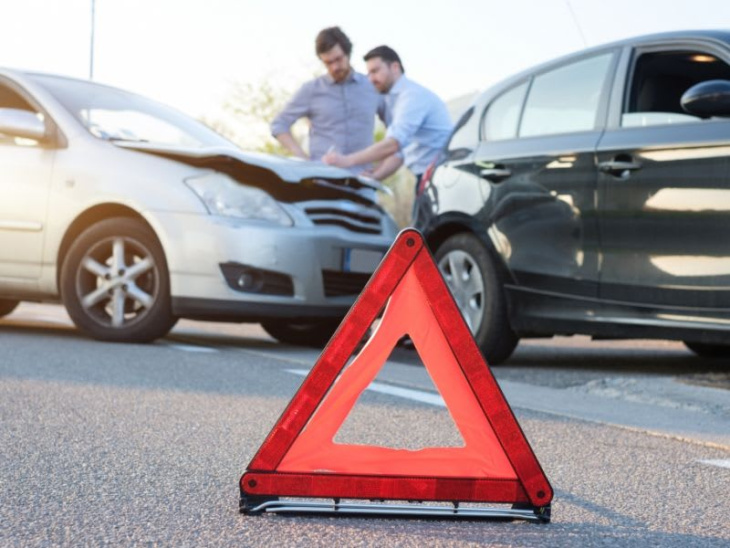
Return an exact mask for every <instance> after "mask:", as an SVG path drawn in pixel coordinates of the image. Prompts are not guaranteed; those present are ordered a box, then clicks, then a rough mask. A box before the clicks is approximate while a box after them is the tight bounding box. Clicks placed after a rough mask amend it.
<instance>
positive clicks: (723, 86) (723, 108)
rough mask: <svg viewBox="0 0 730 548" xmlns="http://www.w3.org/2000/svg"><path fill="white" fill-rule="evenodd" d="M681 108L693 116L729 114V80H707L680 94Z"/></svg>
mask: <svg viewBox="0 0 730 548" xmlns="http://www.w3.org/2000/svg"><path fill="white" fill-rule="evenodd" d="M680 103H681V105H682V108H683V109H684V110H685V111H686V112H687V113H689V114H692V115H693V116H699V117H700V118H710V117H712V116H730V80H707V81H706V82H700V83H699V84H695V85H694V86H692V87H691V88H689V89H688V90H687V91H685V92H684V94H683V95H682V99H681V100H680Z"/></svg>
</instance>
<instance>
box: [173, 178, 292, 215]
mask: <svg viewBox="0 0 730 548" xmlns="http://www.w3.org/2000/svg"><path fill="white" fill-rule="evenodd" d="M185 184H186V185H188V186H189V187H190V188H191V189H192V190H193V192H195V194H197V195H198V197H199V198H200V200H201V201H202V202H203V204H204V205H205V207H206V208H207V209H208V211H209V212H210V214H211V215H221V216H223V217H235V218H238V219H249V220H255V221H265V222H269V223H275V224H277V225H279V226H292V225H293V224H294V222H293V221H292V219H291V217H289V215H287V213H286V211H284V208H282V207H281V205H279V203H278V202H277V201H276V200H274V198H272V197H271V196H270V195H269V194H267V193H266V192H264V191H263V190H261V189H259V188H255V187H252V186H246V185H242V184H240V183H237V182H236V181H234V180H233V179H231V178H230V177H228V176H227V175H224V174H223V173H218V172H210V173H206V174H204V175H199V176H195V177H188V178H187V179H185Z"/></svg>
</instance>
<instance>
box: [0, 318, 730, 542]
mask: <svg viewBox="0 0 730 548" xmlns="http://www.w3.org/2000/svg"><path fill="white" fill-rule="evenodd" d="M312 356H315V357H316V354H313V353H311V352H310V351H308V350H305V349H300V348H295V347H287V346H284V345H278V344H276V343H274V342H273V341H272V340H271V339H270V338H268V337H267V336H266V335H264V334H263V332H262V331H261V330H260V329H258V328H257V327H251V326H237V325H232V324H221V325H216V324H199V323H195V322H181V324H180V325H179V326H178V328H176V330H175V331H174V332H173V334H171V335H170V336H169V337H167V338H166V339H164V340H162V341H159V342H157V343H155V344H153V345H116V344H106V343H99V342H95V341H91V340H89V339H87V338H85V337H83V336H81V335H80V334H79V333H78V332H77V331H75V330H74V329H73V328H71V327H70V326H69V325H68V320H67V318H65V315H64V314H63V312H62V311H61V310H60V309H59V308H57V307H47V306H40V305H23V306H21V307H20V308H19V309H18V311H17V312H16V313H14V314H13V315H11V316H9V317H8V318H6V319H4V320H0V425H1V426H0V447H2V448H3V449H2V453H1V454H0V545H1V546H56V545H64V546H84V545H87V546H103V545H115V546H117V545H124V546H207V545H237V546H264V545H266V546H272V545H281V546H309V545H320V546H323V545H332V544H337V545H341V546H376V545H398V546H424V545H429V546H471V545H491V546H677V547H679V546H681V547H685V546H710V547H714V546H718V547H720V546H723V547H725V546H728V545H729V544H730V527H729V526H728V523H727V520H728V515H727V493H728V492H730V442H728V441H727V436H728V433H729V432H730V391H727V390H722V389H719V388H706V387H701V386H694V385H690V384H686V383H684V382H678V381H680V380H682V379H683V378H689V377H693V376H695V375H697V374H702V375H708V374H709V375H724V374H725V373H726V372H727V364H723V363H718V362H709V361H705V360H700V359H698V358H695V357H693V356H692V355H691V354H690V353H689V352H687V351H685V350H684V349H683V348H682V347H681V345H677V344H675V343H668V342H645V341H644V342H630V343H616V342H612V343H600V344H598V343H591V342H589V341H587V340H585V339H580V338H570V339H560V340H556V341H531V342H528V343H526V344H523V345H521V346H520V348H519V349H518V351H517V352H516V354H515V356H514V358H513V359H512V360H511V361H510V362H509V363H508V364H507V365H506V366H503V367H499V368H495V374H496V376H497V378H498V380H499V381H500V384H501V385H502V388H503V390H504V392H505V394H506V396H507V399H508V400H509V401H510V403H511V404H512V406H513V410H514V411H515V414H516V416H517V418H518V420H519V421H520V424H521V426H522V428H523V429H524V431H525V434H526V435H527V437H528V439H529V441H530V443H531V445H532V447H533V449H534V451H535V453H536V455H537V457H538V459H539V460H540V462H541V464H542V467H543V469H544V470H545V472H546V474H547V476H548V478H549V479H550V481H551V483H552V485H553V487H554V489H555V499H554V501H553V520H552V522H551V523H550V524H549V525H535V524H530V523H524V522H488V521H467V522H454V521H443V520H435V521H427V520H413V519H365V518H322V517H290V518H286V517H281V516H259V517H247V516H243V515H241V514H239V513H238V507H237V499H238V483H237V482H238V478H239V476H240V474H241V473H242V472H243V470H244V469H245V467H246V464H247V463H248V462H249V460H250V458H251V457H252V456H253V454H254V453H255V451H256V450H257V449H258V447H259V445H260V444H261V443H262V442H263V440H264V438H265V437H266V435H267V434H268V432H269V430H270V429H271V427H272V426H273V424H274V423H275V421H276V419H277V418H278V417H279V415H280V413H281V412H282V410H283V409H284V407H285V406H286V404H287V403H288V401H289V400H290V398H291V397H292V396H293V394H294V393H295V391H296V389H297V388H298V386H299V384H300V383H301V380H302V374H303V373H304V372H306V370H307V369H308V368H309V367H311V365H312V363H313V357H312ZM378 382H379V383H381V384H382V385H384V386H388V387H390V388H391V391H390V392H391V393H382V392H374V391H368V392H366V393H365V394H364V395H363V397H362V399H361V400H360V401H359V403H358V406H357V407H356V408H355V409H354V410H353V412H352V414H351V416H350V417H348V420H347V422H346V423H345V425H344V426H343V429H342V431H341V432H340V433H338V437H337V439H338V440H341V441H343V442H347V443H378V444H381V445H389V446H403V447H410V448H417V447H427V446H448V445H453V444H455V443H458V441H459V439H458V434H456V433H455V432H454V427H453V423H451V422H450V418H449V415H448V412H447V411H446V410H445V409H444V408H443V407H442V406H440V405H439V404H438V402H437V401H434V400H433V397H434V396H435V390H434V388H433V386H432V384H431V383H430V379H429V377H428V375H427V374H426V372H425V370H424V368H423V367H421V366H420V365H419V359H418V356H417V355H416V354H415V353H414V352H412V351H405V350H397V351H396V353H394V355H393V357H392V360H391V361H390V362H389V363H388V364H387V365H386V366H385V368H384V369H383V371H382V372H381V375H379V377H378ZM394 389H401V390H404V391H403V392H401V393H398V392H397V391H396V392H395V394H396V395H394V394H393V390H394ZM397 394H400V395H397ZM418 394H426V395H427V396H429V395H430V399H429V397H420V396H419V395H418ZM419 398H420V399H419ZM662 417H664V418H666V419H667V420H664V421H663V422H662V420H661V419H662Z"/></svg>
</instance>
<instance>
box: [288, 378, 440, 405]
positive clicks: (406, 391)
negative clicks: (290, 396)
mask: <svg viewBox="0 0 730 548" xmlns="http://www.w3.org/2000/svg"><path fill="white" fill-rule="evenodd" d="M287 371H288V372H289V373H294V374H295V375H301V376H302V377H306V376H307V375H309V370H308V369H287ZM366 390H370V391H372V392H379V393H380V394H388V395H389V396H397V397H399V398H405V399H407V400H412V401H417V402H420V403H427V404H429V405H435V406H437V407H446V404H445V403H444V400H443V398H442V397H441V396H439V395H438V394H434V393H433V392H425V391H423V390H414V389H412V388H401V387H399V386H392V385H390V384H383V383H382V382H377V381H373V382H371V383H370V386H368V387H367V389H366Z"/></svg>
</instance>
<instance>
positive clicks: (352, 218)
mask: <svg viewBox="0 0 730 548" xmlns="http://www.w3.org/2000/svg"><path fill="white" fill-rule="evenodd" d="M304 211H305V213H306V214H307V216H308V217H309V219H310V220H311V221H312V222H313V223H314V224H315V225H330V226H341V227H343V228H345V229H347V230H349V231H351V232H358V233H361V234H381V233H382V231H383V227H382V215H381V214H380V213H379V212H378V211H373V210H366V209H364V208H357V209H354V208H353V209H350V208H340V207H332V206H314V205H311V206H305V207H304Z"/></svg>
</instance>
